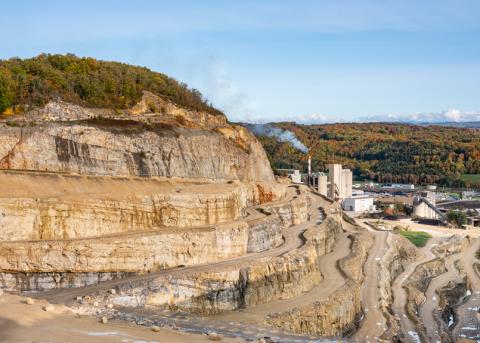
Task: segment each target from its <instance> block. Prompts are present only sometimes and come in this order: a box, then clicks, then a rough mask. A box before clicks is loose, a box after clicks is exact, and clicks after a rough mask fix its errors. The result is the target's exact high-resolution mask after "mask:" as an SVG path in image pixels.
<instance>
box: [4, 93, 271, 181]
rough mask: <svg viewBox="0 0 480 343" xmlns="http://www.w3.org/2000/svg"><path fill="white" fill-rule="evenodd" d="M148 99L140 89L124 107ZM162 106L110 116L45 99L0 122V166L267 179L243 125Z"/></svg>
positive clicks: (260, 157)
mask: <svg viewBox="0 0 480 343" xmlns="http://www.w3.org/2000/svg"><path fill="white" fill-rule="evenodd" d="M154 98H155V96H154V95H153V94H149V95H145V96H144V99H143V100H142V102H141V103H140V104H138V105H137V106H136V107H135V108H134V109H132V110H131V111H130V112H134V113H137V112H140V113H142V111H144V110H146V109H145V106H146V105H145V103H148V102H152V101H153V100H152V99H154ZM157 98H158V97H157ZM157 100H158V101H159V102H162V101H164V100H162V99H161V98H158V99H157ZM158 106H160V105H158ZM165 106H166V105H165ZM165 106H164V107H165ZM147 107H148V106H147ZM161 108H163V107H161ZM165 108H166V110H168V111H170V112H169V114H166V113H153V114H150V113H145V114H143V115H139V116H134V115H133V114H130V116H118V117H115V118H114V119H112V118H113V116H114V115H113V114H111V113H110V110H95V109H83V108H81V107H78V106H73V105H69V104H66V103H50V104H49V105H47V106H46V107H45V108H44V109H42V110H39V111H36V112H35V113H33V114H28V115H26V116H25V117H24V118H23V119H24V121H23V122H21V123H20V124H19V123H16V122H11V121H10V122H5V124H3V125H2V126H0V168H3V169H26V170H38V171H52V172H67V173H78V174H88V175H111V176H166V177H182V178H194V179H209V180H217V181H218V180H241V181H265V182H272V181H273V180H274V179H273V173H272V170H271V168H270V165H269V162H268V159H267V157H266V154H265V152H264V150H263V148H262V146H261V144H260V143H259V142H258V141H257V140H256V138H255V137H254V136H253V135H252V134H251V133H250V132H248V130H246V129H245V128H243V127H239V126H230V125H228V124H226V119H225V117H224V116H214V115H210V114H206V113H203V114H202V113H197V112H194V111H189V110H186V109H183V108H180V107H176V106H175V105H173V104H171V103H169V105H168V106H166V107H165ZM179 118H181V119H179ZM35 119H36V120H37V121H34V120H35ZM14 124H15V125H14ZM17 126H22V127H17Z"/></svg>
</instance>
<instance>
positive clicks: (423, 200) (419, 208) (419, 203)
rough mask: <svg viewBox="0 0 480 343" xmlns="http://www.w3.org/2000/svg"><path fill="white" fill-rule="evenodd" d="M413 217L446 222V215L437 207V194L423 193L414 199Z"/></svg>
mask: <svg viewBox="0 0 480 343" xmlns="http://www.w3.org/2000/svg"><path fill="white" fill-rule="evenodd" d="M413 217H417V218H423V219H438V220H444V214H443V213H442V212H440V211H439V210H438V209H437V207H436V200H435V192H429V191H425V192H421V193H419V194H417V195H416V196H415V198H414V199H413Z"/></svg>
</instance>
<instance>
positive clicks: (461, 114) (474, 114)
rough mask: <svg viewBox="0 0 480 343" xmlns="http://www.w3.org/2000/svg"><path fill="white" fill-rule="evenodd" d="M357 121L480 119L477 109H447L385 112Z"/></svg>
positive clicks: (437, 121)
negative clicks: (399, 113)
mask: <svg viewBox="0 0 480 343" xmlns="http://www.w3.org/2000/svg"><path fill="white" fill-rule="evenodd" d="M359 121H393V122H414V123H421V122H425V123H441V122H469V121H480V112H479V111H462V110H459V109H454V108H452V109H449V110H445V111H441V112H433V113H413V114H407V115H397V114H385V115H372V116H366V117H362V118H360V119H359Z"/></svg>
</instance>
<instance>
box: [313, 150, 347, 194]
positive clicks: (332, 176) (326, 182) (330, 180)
mask: <svg viewBox="0 0 480 343" xmlns="http://www.w3.org/2000/svg"><path fill="white" fill-rule="evenodd" d="M352 178H353V175H352V171H351V170H350V169H342V165H341V164H329V165H328V175H327V174H325V173H321V172H320V173H312V167H311V158H310V156H309V157H308V174H307V178H306V180H307V183H308V184H309V185H310V186H311V187H313V188H316V189H317V191H318V192H319V193H320V194H322V195H324V196H326V197H329V198H331V199H345V198H348V197H351V196H352Z"/></svg>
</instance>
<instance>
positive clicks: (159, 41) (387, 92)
mask: <svg viewBox="0 0 480 343" xmlns="http://www.w3.org/2000/svg"><path fill="white" fill-rule="evenodd" d="M0 4H1V6H0V8H1V12H0V21H1V23H2V30H1V31H2V35H1V36H0V37H1V38H0V42H1V44H0V59H6V58H11V57H22V58H24V57H31V56H36V55H38V54H40V53H62V54H63V53H74V54H76V55H78V56H91V57H95V58H98V59H102V60H114V61H121V62H126V63H130V64H135V65H141V66H146V67H148V68H150V69H152V70H154V71H159V72H163V73H165V74H167V75H169V76H172V77H174V78H176V79H178V80H179V81H182V82H186V83H187V84H189V85H190V86H191V87H194V88H197V89H198V90H200V91H201V92H202V93H203V94H204V95H205V97H206V98H208V99H209V100H210V101H211V102H212V103H213V105H214V106H216V107H218V108H220V109H221V110H223V111H224V112H225V113H226V114H227V116H228V117H229V118H230V119H231V120H233V121H248V122H268V121H282V120H285V121H297V122H302V123H311V122H337V121H338V122H345V121H347V122H348V121H385V120H388V121H395V120H413V121H444V120H449V121H468V120H480V97H479V95H480V1H478V0H435V1H431V0H422V1H418V0H401V1H400V0H349V1H347V0H335V1H332V0H328V1H322V0H317V1H308V0H297V1H289V0H271V1H269V0H264V1H262V0H242V1H238V0H231V1H230V0H222V1H220V0H218V1H214V0H190V1H187V0H175V1H171V0H170V1H161V0H157V1H146V0H136V1H121V0H116V1H113V0H105V1H103V0H96V1H90V0H82V1H75V2H74V1H49V0H43V1H33V0H32V1H27V0H24V1H22V0H16V1H8V0H0Z"/></svg>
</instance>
